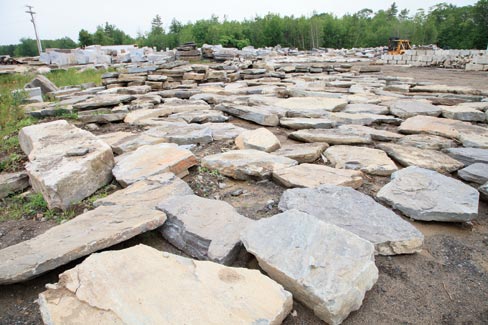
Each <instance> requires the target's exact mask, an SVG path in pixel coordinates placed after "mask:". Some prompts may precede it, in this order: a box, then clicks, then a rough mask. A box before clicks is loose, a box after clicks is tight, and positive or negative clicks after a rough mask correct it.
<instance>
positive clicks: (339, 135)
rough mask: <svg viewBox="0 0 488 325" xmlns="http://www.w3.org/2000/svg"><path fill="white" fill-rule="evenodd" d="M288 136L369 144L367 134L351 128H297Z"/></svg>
mask: <svg viewBox="0 0 488 325" xmlns="http://www.w3.org/2000/svg"><path fill="white" fill-rule="evenodd" d="M289 137H290V138H292V139H295V140H298V141H303V142H325V143H328V144H369V143H372V139H371V136H370V135H369V134H365V133H361V132H358V131H356V130H351V129H309V130H298V131H295V132H293V133H291V134H290V135H289Z"/></svg>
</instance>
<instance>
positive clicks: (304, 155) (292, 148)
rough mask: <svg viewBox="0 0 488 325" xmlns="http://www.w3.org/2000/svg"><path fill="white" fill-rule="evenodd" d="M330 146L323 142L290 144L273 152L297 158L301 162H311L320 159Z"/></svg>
mask: <svg viewBox="0 0 488 325" xmlns="http://www.w3.org/2000/svg"><path fill="white" fill-rule="evenodd" d="M328 146H329V145H328V144H327V143H323V142H322V143H320V142H317V143H297V144H288V145H284V146H282V147H281V149H279V150H277V151H275V152H273V154H275V155H278V156H283V157H287V158H290V159H293V160H296V161H298V162H299V163H311V162H314V161H315V160H317V159H319V158H320V157H321V155H322V153H323V152H324V150H325V149H327V147H328Z"/></svg>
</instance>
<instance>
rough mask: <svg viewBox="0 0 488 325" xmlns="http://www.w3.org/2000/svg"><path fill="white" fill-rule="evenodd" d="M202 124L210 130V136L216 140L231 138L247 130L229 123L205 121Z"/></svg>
mask: <svg viewBox="0 0 488 325" xmlns="http://www.w3.org/2000/svg"><path fill="white" fill-rule="evenodd" d="M204 125H205V126H206V127H208V128H209V129H210V130H212V137H213V139H214V140H216V141H220V140H233V139H235V138H236V137H237V136H238V135H239V134H241V133H242V132H244V131H246V130H247V129H245V128H241V127H240V126H236V125H234V124H231V123H205V124H204Z"/></svg>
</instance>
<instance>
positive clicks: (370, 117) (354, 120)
mask: <svg viewBox="0 0 488 325" xmlns="http://www.w3.org/2000/svg"><path fill="white" fill-rule="evenodd" d="M324 117H327V118H329V119H331V120H333V121H335V122H336V124H337V125H344V124H353V125H372V124H375V123H376V124H394V125H400V123H401V122H402V121H401V120H400V119H398V118H396V117H393V116H391V115H376V114H366V113H352V114H351V113H343V112H338V113H330V114H328V115H324Z"/></svg>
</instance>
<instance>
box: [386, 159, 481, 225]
mask: <svg viewBox="0 0 488 325" xmlns="http://www.w3.org/2000/svg"><path fill="white" fill-rule="evenodd" d="M377 197H378V199H380V200H382V201H384V202H386V203H388V204H389V205H391V206H392V207H393V208H394V209H397V210H399V211H401V212H402V213H403V214H405V215H406V216H408V217H410V218H412V219H416V220H424V221H443V222H464V221H469V220H472V219H473V218H476V217H477V216H478V200H479V193H478V191H477V190H476V189H474V188H472V187H471V186H468V185H466V184H464V183H463V182H461V181H458V180H456V179H453V178H450V177H447V176H444V175H442V174H439V173H437V172H435V171H432V170H428V169H423V168H419V167H408V168H405V169H402V170H400V171H398V172H396V173H394V174H393V175H392V180H391V182H390V183H388V184H387V185H385V186H384V187H383V188H382V189H381V190H380V191H379V192H378V194H377Z"/></svg>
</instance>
